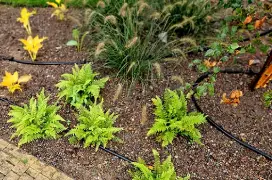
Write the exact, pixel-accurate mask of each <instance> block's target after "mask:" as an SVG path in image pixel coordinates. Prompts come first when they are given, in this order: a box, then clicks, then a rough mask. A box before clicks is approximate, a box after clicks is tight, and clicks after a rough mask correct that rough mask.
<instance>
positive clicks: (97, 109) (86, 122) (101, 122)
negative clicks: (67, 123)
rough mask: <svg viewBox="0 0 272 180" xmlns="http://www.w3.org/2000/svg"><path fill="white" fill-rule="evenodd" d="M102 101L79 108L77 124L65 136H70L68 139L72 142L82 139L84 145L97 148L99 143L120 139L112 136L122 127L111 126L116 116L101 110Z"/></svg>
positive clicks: (103, 143) (104, 143) (105, 143)
mask: <svg viewBox="0 0 272 180" xmlns="http://www.w3.org/2000/svg"><path fill="white" fill-rule="evenodd" d="M102 103H103V101H102V102H101V103H99V104H93V105H90V106H89V109H87V108H85V107H81V108H79V116H78V121H79V123H78V125H77V126H76V127H74V128H73V129H72V130H70V131H69V132H68V133H67V134H66V136H70V138H69V141H70V143H72V144H75V143H76V142H79V141H83V142H84V147H89V146H90V145H91V146H95V147H96V150H98V148H99V146H100V145H103V146H104V147H105V146H106V145H107V143H108V141H110V140H112V139H113V140H117V141H120V140H119V138H117V137H115V136H114V133H117V132H119V131H121V130H122V128H116V127H113V124H114V122H115V120H116V118H117V115H115V114H114V113H112V114H110V112H109V111H107V112H106V113H105V112H104V110H103V107H102Z"/></svg>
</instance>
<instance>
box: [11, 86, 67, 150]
mask: <svg viewBox="0 0 272 180" xmlns="http://www.w3.org/2000/svg"><path fill="white" fill-rule="evenodd" d="M48 100H49V97H45V95H44V89H43V90H42V91H41V92H40V94H37V100H36V99H34V98H31V99H30V101H29V105H26V104H24V106H23V107H20V106H13V105H12V106H11V108H12V110H11V111H10V112H9V116H11V117H12V118H11V119H9V120H8V122H10V123H12V124H13V125H12V127H13V128H16V132H15V133H14V134H13V135H12V137H11V139H12V138H14V137H16V136H17V137H19V138H20V140H19V143H18V145H19V146H21V145H23V144H25V143H29V142H31V141H34V140H36V139H56V138H57V134H58V133H60V132H62V131H63V130H65V129H66V128H65V127H64V126H63V125H62V124H61V121H64V119H63V118H62V117H61V116H60V115H58V114H57V111H58V110H59V107H58V106H56V105H48Z"/></svg>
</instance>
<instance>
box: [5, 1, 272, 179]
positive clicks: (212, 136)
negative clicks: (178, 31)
mask: <svg viewBox="0 0 272 180" xmlns="http://www.w3.org/2000/svg"><path fill="white" fill-rule="evenodd" d="M35 9H36V10H37V12H38V14H37V15H36V16H35V17H33V19H32V24H33V25H32V26H33V32H34V33H35V34H36V33H37V34H39V35H40V36H47V37H48V40H47V41H45V42H44V47H43V48H42V50H41V51H40V53H39V56H38V61H44V62H47V61H75V60H78V61H81V60H86V59H88V53H78V52H76V49H75V48H73V47H67V46H65V44H66V42H67V41H68V40H70V39H71V32H72V29H73V27H74V26H75V24H73V23H72V22H70V21H64V22H58V21H56V20H55V19H54V20H53V19H51V18H50V16H51V9H50V8H47V9H41V8H35ZM73 13H75V14H77V13H78V10H74V11H73ZM0 14H1V17H0V24H1V27H0V42H2V43H0V55H4V56H13V57H15V58H16V59H22V60H24V59H27V57H28V55H27V53H26V52H24V51H23V48H22V46H21V44H20V43H19V41H18V39H20V38H22V37H24V36H25V35H24V34H23V31H21V24H19V23H18V22H16V18H17V17H18V16H19V14H20V9H19V8H12V7H8V6H0ZM265 58H266V57H265V56H262V61H264V60H265ZM71 68H72V66H67V65H64V66H60V65H58V66H29V65H21V64H17V63H14V62H7V61H2V60H1V59H0V74H1V75H4V73H5V71H9V72H14V71H18V72H19V74H20V75H24V74H31V75H32V77H33V78H32V80H31V82H30V83H27V84H26V85H25V86H24V87H23V92H18V93H15V94H14V95H10V94H9V93H8V91H7V90H1V93H0V97H7V98H9V99H10V100H12V101H14V102H16V103H17V104H21V103H28V101H29V99H30V98H31V97H32V96H35V94H36V93H38V92H39V91H40V90H41V89H42V88H43V87H44V88H45V92H46V94H50V97H51V99H52V100H56V99H57V93H58V91H57V88H56V87H55V84H56V83H57V82H58V81H59V80H60V76H61V74H63V73H67V72H71ZM94 69H95V71H98V72H99V73H101V76H104V75H111V74H110V73H111V72H110V71H109V70H107V69H104V68H101V65H100V64H95V65H94ZM161 69H162V72H163V73H162V74H163V79H161V80H155V81H154V82H153V83H151V84H149V85H147V86H146V87H145V93H143V89H142V86H141V85H136V86H135V89H132V90H131V91H130V93H129V95H128V93H127V92H128V91H123V93H122V95H121V96H120V97H119V99H118V100H117V101H116V102H115V103H114V102H113V96H114V94H115V91H116V89H117V86H118V83H119V81H118V79H117V78H111V79H110V81H109V82H107V85H106V87H105V89H103V91H102V97H103V98H104V107H105V108H109V109H110V110H111V111H112V112H115V113H117V114H119V117H118V119H117V122H116V124H115V126H116V127H123V128H124V130H123V131H121V132H120V133H118V137H120V138H121V139H122V141H123V143H114V142H111V143H109V144H108V146H107V147H109V148H111V149H113V150H115V151H117V152H118V153H120V154H122V155H124V156H126V157H129V158H130V159H133V160H136V159H137V157H143V158H144V159H145V160H146V161H147V162H151V161H152V159H153V157H152V151H151V150H152V149H157V150H159V151H160V152H161V154H163V158H165V157H166V156H167V154H168V153H170V154H171V155H172V157H173V162H174V165H175V168H176V170H177V174H178V175H186V174H187V173H190V174H191V179H262V178H263V179H270V178H272V170H271V166H272V162H271V161H269V160H266V159H265V158H263V157H261V156H258V155H257V154H255V153H253V152H251V151H249V150H247V149H245V148H244V147H242V146H240V145H239V144H237V143H235V142H233V141H231V140H230V139H229V138H227V137H226V136H224V135H222V134H221V133H220V132H218V131H217V130H216V129H214V128H213V127H211V126H210V125H209V124H204V125H202V126H200V131H201V134H202V136H203V137H202V143H203V146H201V145H197V144H188V141H187V140H186V139H184V138H182V137H178V138H176V139H175V140H174V142H173V144H172V145H169V146H168V147H167V148H162V147H161V144H160V143H157V142H156V140H155V137H153V136H152V137H148V138H147V137H146V133H147V131H148V129H149V128H150V127H151V126H152V124H153V121H154V117H153V115H152V112H153V111H152V108H153V105H152V102H151V99H152V98H154V97H155V95H158V96H161V95H162V94H163V92H164V89H165V88H171V89H175V88H177V87H179V84H178V83H177V82H176V81H173V80H171V77H172V76H174V75H178V76H181V77H183V79H184V81H185V82H193V81H194V80H196V79H197V77H198V73H196V72H193V71H192V70H191V69H189V68H188V62H182V63H181V65H178V66H176V64H171V63H163V64H161ZM252 79H253V77H249V76H248V75H226V74H219V75H218V78H217V82H216V88H215V92H216V94H215V96H214V97H207V98H202V99H201V100H200V104H201V106H202V107H203V109H204V111H205V112H206V113H207V114H209V115H210V116H211V117H212V118H214V120H215V121H216V122H218V123H219V124H221V125H222V126H224V127H225V128H226V129H227V130H229V131H231V132H233V134H234V135H236V136H238V137H240V138H242V139H244V140H245V141H248V142H249V143H250V144H252V145H254V146H256V147H258V148H259V149H262V150H264V151H265V152H267V153H268V154H272V139H271V137H272V134H271V133H272V132H271V129H272V122H271V118H272V111H271V110H268V109H266V108H264V106H263V103H262V101H261V96H262V93H263V92H264V90H257V91H255V92H251V91H250V90H249V88H248V84H249V83H250V82H251V81H252ZM270 88H271V85H270ZM233 89H239V90H242V91H243V93H244V96H243V97H242V98H241V104H240V105H239V106H238V107H236V108H234V107H232V106H231V105H225V104H220V100H221V98H222V94H223V93H224V92H230V91H231V90H233ZM144 104H147V109H148V120H147V122H146V123H145V124H144V125H141V123H140V120H141V111H142V106H143V105H144ZM0 107H1V112H0V117H1V118H0V136H1V137H2V138H3V139H5V140H9V138H10V136H11V134H12V133H13V132H14V131H13V130H12V129H11V128H10V126H11V124H8V123H7V120H8V119H9V117H8V112H9V109H10V108H9V106H8V104H5V103H3V102H0ZM191 110H194V107H193V106H191ZM60 114H61V116H62V117H63V118H64V119H66V120H70V121H71V125H70V126H71V127H72V126H73V125H74V124H75V121H76V118H75V112H74V110H73V109H71V108H70V107H69V106H68V105H66V106H64V107H63V108H62V109H61V113H60ZM10 142H12V143H14V144H16V143H17V140H16V139H15V140H13V141H10ZM22 148H23V149H24V150H26V151H27V152H29V153H31V154H32V155H34V156H36V157H37V158H39V159H41V160H43V161H45V162H46V163H48V164H50V165H53V166H55V167H57V168H59V169H60V170H62V171H64V172H65V173H67V174H68V175H70V176H72V177H74V178H75V179H109V180H110V179H120V180H121V179H122V180H123V179H130V178H129V175H128V173H127V170H128V169H129V168H130V166H129V165H128V163H126V162H124V161H122V160H119V159H117V158H116V157H114V156H111V155H110V154H107V153H106V152H103V151H101V150H98V151H97V152H95V149H94V148H86V149H83V148H82V147H75V146H72V145H70V144H69V142H68V140H67V138H61V139H58V140H38V141H35V142H32V143H29V144H27V145H23V146H22ZM148 160H149V161H148Z"/></svg>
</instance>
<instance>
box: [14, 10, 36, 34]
mask: <svg viewBox="0 0 272 180" xmlns="http://www.w3.org/2000/svg"><path fill="white" fill-rule="evenodd" d="M34 14H36V11H32V12H28V11H27V9H26V8H23V9H22V10H21V17H20V18H17V21H19V22H21V23H22V24H23V26H24V28H25V29H26V31H27V33H28V34H29V35H31V27H30V24H29V18H30V17H31V16H33V15H34Z"/></svg>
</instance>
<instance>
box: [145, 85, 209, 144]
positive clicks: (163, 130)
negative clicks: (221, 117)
mask: <svg viewBox="0 0 272 180" xmlns="http://www.w3.org/2000/svg"><path fill="white" fill-rule="evenodd" d="M152 101H153V103H154V105H155V106H156V109H155V113H154V114H155V123H154V124H153V127H152V128H151V129H150V130H149V131H148V133H147V135H148V136H150V135H153V134H158V140H159V141H162V146H167V145H168V144H170V143H172V141H173V139H174V138H175V137H176V136H177V135H178V134H180V135H183V136H186V137H188V138H189V139H190V140H192V141H194V142H197V143H199V144H201V142H200V138H201V134H200V132H199V130H198V129H197V128H196V127H195V126H196V125H199V124H202V123H204V122H206V120H205V116H204V115H203V114H201V113H197V112H191V113H188V111H187V101H186V98H185V96H184V94H183V92H182V91H179V92H177V91H171V90H169V89H166V91H165V93H164V97H163V101H162V100H161V99H160V98H159V97H156V99H152Z"/></svg>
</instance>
